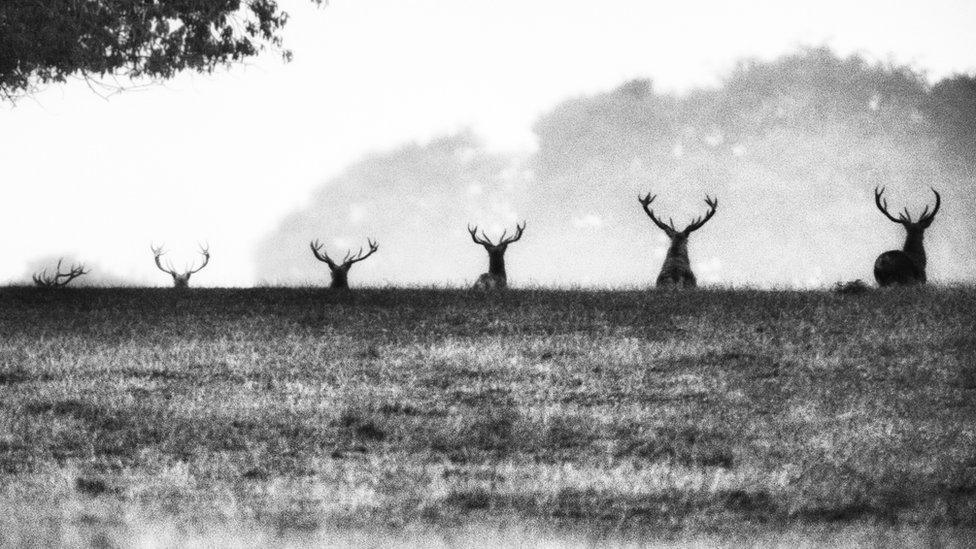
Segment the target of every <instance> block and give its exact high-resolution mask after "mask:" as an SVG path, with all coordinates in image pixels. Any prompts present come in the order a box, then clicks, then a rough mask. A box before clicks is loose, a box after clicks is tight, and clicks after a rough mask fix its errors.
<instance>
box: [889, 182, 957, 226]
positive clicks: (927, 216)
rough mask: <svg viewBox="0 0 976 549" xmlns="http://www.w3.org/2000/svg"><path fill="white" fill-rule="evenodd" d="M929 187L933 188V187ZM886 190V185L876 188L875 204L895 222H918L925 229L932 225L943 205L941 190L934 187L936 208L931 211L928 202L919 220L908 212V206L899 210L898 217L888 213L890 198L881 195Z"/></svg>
mask: <svg viewBox="0 0 976 549" xmlns="http://www.w3.org/2000/svg"><path fill="white" fill-rule="evenodd" d="M929 188H930V189H932V187H929ZM884 192H885V188H884V187H881V188H880V189H879V188H878V187H875V188H874V203H875V205H877V206H878V209H879V210H881V213H883V214H884V215H885V217H887V218H888V219H890V220H892V221H894V222H895V223H900V224H902V225H911V224H916V225H919V226H921V227H922V228H923V229H924V228H928V226H929V225H931V224H932V221H933V220H934V219H935V214H936V213H938V211H939V207H940V206H941V205H942V197H941V196H939V192H938V191H936V190H935V189H932V192H933V193H935V208H934V209H933V210H932V212H931V213H930V212H929V206H928V204H926V205H925V209H924V210H922V214H921V215H920V216H919V217H918V221H912V215H911V214H910V213H909V212H908V207H907V206H906V207H905V209H904V210H902V211H901V212H898V217H897V218H895V217H894V216H892V215H891V214H890V213H888V199H886V198H882V197H881V195H883V194H884Z"/></svg>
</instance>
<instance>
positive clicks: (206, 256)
mask: <svg viewBox="0 0 976 549" xmlns="http://www.w3.org/2000/svg"><path fill="white" fill-rule="evenodd" d="M200 255H202V256H203V264H201V265H200V266H199V267H197V268H196V269H193V270H192V271H186V273H187V274H194V273H198V272H200V271H202V270H203V268H204V267H206V266H207V264H208V263H210V244H207V245H205V246H204V245H200Z"/></svg>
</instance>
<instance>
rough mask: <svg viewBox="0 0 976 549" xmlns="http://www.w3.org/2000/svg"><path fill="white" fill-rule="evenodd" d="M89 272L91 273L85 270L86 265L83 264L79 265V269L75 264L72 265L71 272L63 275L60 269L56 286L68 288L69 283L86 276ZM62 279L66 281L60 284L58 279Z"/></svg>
mask: <svg viewBox="0 0 976 549" xmlns="http://www.w3.org/2000/svg"><path fill="white" fill-rule="evenodd" d="M89 272H90V271H86V270H85V264H84V263H82V264H81V265H79V266H77V267H76V266H75V265H74V264H72V265H71V270H69V271H68V272H67V273H63V274H62V273H61V269H60V268H59V269H58V274H57V277H56V279H55V284H56V285H59V286H67V285H68V283H69V282H71V281H72V280H74V279H76V278H78V277H79V276H82V275H86V274H88V273H89ZM62 277H63V278H64V281H63V282H58V281H57V279H58V278H62Z"/></svg>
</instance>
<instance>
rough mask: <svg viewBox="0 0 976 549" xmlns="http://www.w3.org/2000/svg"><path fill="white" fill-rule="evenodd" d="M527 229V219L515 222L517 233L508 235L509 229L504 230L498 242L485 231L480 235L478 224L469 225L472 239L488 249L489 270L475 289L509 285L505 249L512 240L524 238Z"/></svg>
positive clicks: (481, 277)
mask: <svg viewBox="0 0 976 549" xmlns="http://www.w3.org/2000/svg"><path fill="white" fill-rule="evenodd" d="M524 231H525V221H523V222H522V224H521V225H519V224H517V223H516V224H515V234H513V235H512V236H508V229H506V230H504V231H502V236H501V238H499V239H498V243H497V244H496V243H493V242H492V241H491V239H489V238H488V236H487V235H485V231H484V230H482V231H481V236H478V234H477V233H478V226H477V225H475V226H474V228H472V227H471V226H470V225H468V232H469V233H471V240H473V241H474V243H475V244H481V245H482V246H484V247H485V250H488V272H487V273H483V274H482V275H481V276H479V277H478V281H477V282H475V283H474V289H476V290H504V289H505V288H507V287H508V277H507V275H506V274H505V250H507V249H508V245H509V244H511V243H512V242H516V241H517V240H518V239H520V238H522V232H524Z"/></svg>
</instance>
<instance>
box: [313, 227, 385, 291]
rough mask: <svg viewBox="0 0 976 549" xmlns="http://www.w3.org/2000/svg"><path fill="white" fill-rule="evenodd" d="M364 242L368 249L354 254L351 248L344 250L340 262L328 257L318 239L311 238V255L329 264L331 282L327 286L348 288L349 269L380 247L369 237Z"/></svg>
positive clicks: (341, 288)
mask: <svg viewBox="0 0 976 549" xmlns="http://www.w3.org/2000/svg"><path fill="white" fill-rule="evenodd" d="M366 243H367V244H369V250H368V251H366V252H363V249H362V248H359V251H358V252H356V253H355V254H353V253H352V250H349V251H347V252H346V256H345V257H344V258H343V259H342V262H341V263H336V262H335V261H333V260H332V258H331V257H329V254H328V253H327V252H326V251H325V250H324V249H323V245H322V243H321V242H319V241H318V240H313V241H312V242H310V243H309V247H311V248H312V255H314V256H315V259H318V260H319V261H321V262H323V263H325V264H326V265H328V266H329V271H330V272H331V274H332V284H331V285H330V286H329V287H330V288H332V289H335V290H346V289H348V288H349V269H350V268H352V266H353V265H354V264H356V263H359V262H360V261H362V260H364V259H366V258H367V257H369V256H371V255H373V254H374V253H376V250H378V249H380V247H379V245H378V244H377V243H376V241H374V240H373V239H371V238H367V239H366Z"/></svg>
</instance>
